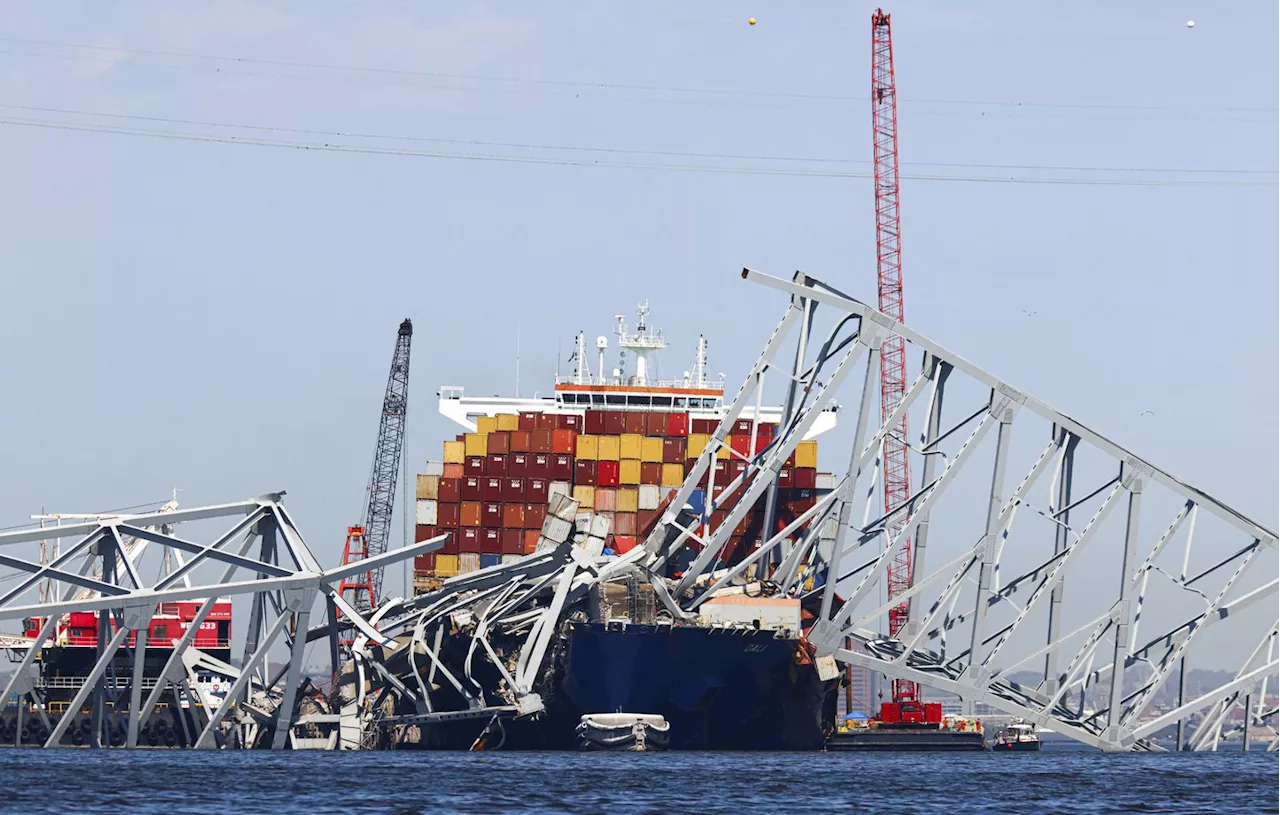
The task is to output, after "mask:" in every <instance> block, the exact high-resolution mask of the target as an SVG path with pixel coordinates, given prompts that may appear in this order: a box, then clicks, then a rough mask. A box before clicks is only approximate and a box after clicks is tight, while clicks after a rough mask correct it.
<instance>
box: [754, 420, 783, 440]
mask: <svg viewBox="0 0 1280 815" xmlns="http://www.w3.org/2000/svg"><path fill="white" fill-rule="evenodd" d="M776 435H778V426H777V425H776V424H774V423H773V422H763V423H762V424H761V425H760V426H759V427H757V428H756V438H757V439H772V438H773V437H774V436H776Z"/></svg>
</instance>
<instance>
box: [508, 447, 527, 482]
mask: <svg viewBox="0 0 1280 815" xmlns="http://www.w3.org/2000/svg"><path fill="white" fill-rule="evenodd" d="M532 458H533V456H532V455H530V454H528V453H512V454H511V455H509V456H507V477H509V478H524V477H525V476H527V475H528V474H529V460H530V459H532Z"/></svg>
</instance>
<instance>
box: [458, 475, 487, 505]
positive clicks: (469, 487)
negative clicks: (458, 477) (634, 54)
mask: <svg viewBox="0 0 1280 815" xmlns="http://www.w3.org/2000/svg"><path fill="white" fill-rule="evenodd" d="M482 481H484V479H483V478H464V479H462V483H461V485H460V486H459V488H458V497H460V498H461V499H462V500H463V501H483V500H484V487H482V486H480V485H481V482H482Z"/></svg>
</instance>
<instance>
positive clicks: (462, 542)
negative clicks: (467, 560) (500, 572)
mask: <svg viewBox="0 0 1280 815" xmlns="http://www.w3.org/2000/svg"><path fill="white" fill-rule="evenodd" d="M441 551H443V550H441ZM453 551H454V552H455V553H456V552H479V551H480V530H479V529H473V528H472V527H467V528H465V529H459V530H458V543H457V545H456V546H454V547H453Z"/></svg>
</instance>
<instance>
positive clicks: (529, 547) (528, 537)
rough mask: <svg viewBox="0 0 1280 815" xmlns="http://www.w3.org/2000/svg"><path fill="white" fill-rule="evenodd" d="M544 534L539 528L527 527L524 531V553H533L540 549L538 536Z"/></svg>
mask: <svg viewBox="0 0 1280 815" xmlns="http://www.w3.org/2000/svg"><path fill="white" fill-rule="evenodd" d="M541 534H542V531H541V530H539V529H526V530H525V531H524V553H525V554H526V555H531V554H533V553H534V552H536V551H538V537H539V536H540V535H541Z"/></svg>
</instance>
